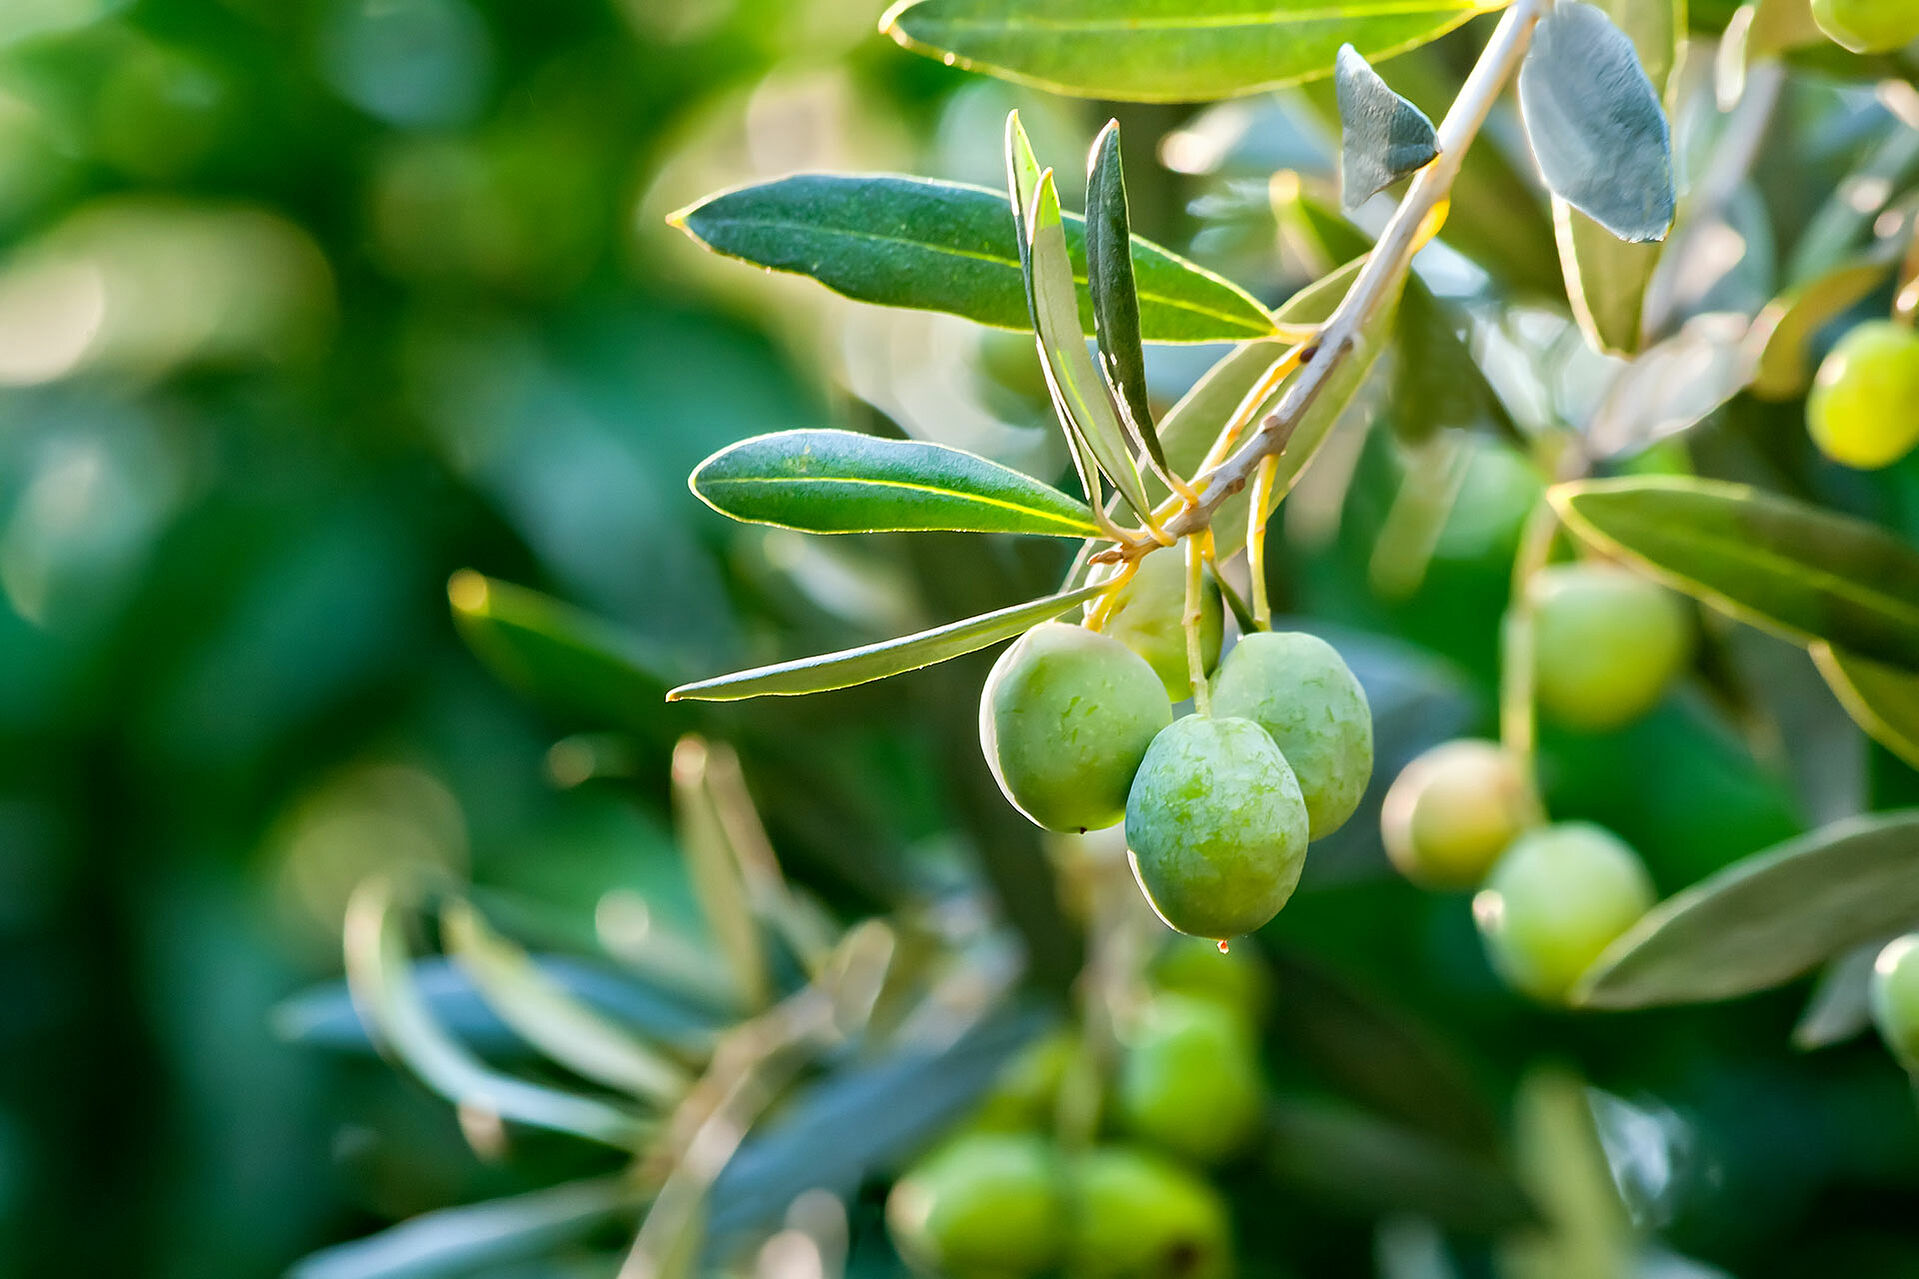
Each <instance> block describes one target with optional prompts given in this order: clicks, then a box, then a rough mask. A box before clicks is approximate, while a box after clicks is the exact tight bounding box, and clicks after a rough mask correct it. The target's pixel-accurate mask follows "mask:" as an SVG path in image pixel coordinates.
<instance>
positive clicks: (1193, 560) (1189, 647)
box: [1180, 533, 1213, 715]
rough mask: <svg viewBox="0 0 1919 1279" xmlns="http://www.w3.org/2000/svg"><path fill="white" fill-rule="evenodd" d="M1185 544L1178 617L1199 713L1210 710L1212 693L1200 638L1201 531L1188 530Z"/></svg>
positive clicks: (1203, 556)
mask: <svg viewBox="0 0 1919 1279" xmlns="http://www.w3.org/2000/svg"><path fill="white" fill-rule="evenodd" d="M1185 546H1186V612H1185V614H1184V616H1182V617H1181V618H1180V621H1181V622H1182V623H1183V625H1184V626H1185V629H1186V665H1187V667H1188V669H1190V670H1191V671H1192V675H1193V706H1194V709H1196V710H1198V711H1199V713H1200V714H1201V715H1210V714H1212V713H1213V693H1212V690H1211V689H1210V688H1208V687H1207V685H1206V645H1205V642H1204V641H1203V640H1202V639H1201V638H1200V633H1199V628H1200V621H1201V619H1202V618H1203V617H1204V616H1205V612H1206V610H1205V603H1204V601H1205V590H1206V547H1205V538H1204V536H1203V535H1202V534H1199V533H1192V534H1188V535H1187V537H1186V541H1185Z"/></svg>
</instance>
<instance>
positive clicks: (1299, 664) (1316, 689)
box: [1213, 631, 1373, 839]
mask: <svg viewBox="0 0 1919 1279" xmlns="http://www.w3.org/2000/svg"><path fill="white" fill-rule="evenodd" d="M1213 713H1214V714H1215V715H1220V716H1237V717H1238V718H1241V719H1250V720H1252V721H1253V722H1254V723H1255V724H1258V725H1259V726H1260V727H1261V728H1263V729H1265V730H1266V732H1267V734H1268V735H1269V736H1270V737H1271V738H1272V739H1273V742H1274V744H1275V745H1277V746H1278V747H1279V751H1280V754H1282V755H1284V756H1285V757H1286V762H1287V763H1288V764H1289V765H1291V766H1292V770H1293V776H1294V777H1295V778H1297V779H1298V781H1299V793H1300V795H1301V796H1302V797H1303V798H1304V799H1305V801H1306V815H1307V817H1308V818H1309V819H1310V822H1311V835H1312V838H1314V839H1321V838H1324V837H1325V836H1327V835H1330V834H1332V833H1333V832H1334V831H1336V830H1338V829H1339V828H1340V827H1341V826H1342V825H1344V824H1345V821H1346V819H1347V818H1348V817H1351V816H1352V815H1353V810H1354V809H1356V808H1358V807H1359V800H1360V797H1361V796H1362V795H1364V794H1365V793H1366V783H1367V782H1368V781H1370V780H1372V776H1373V712H1372V708H1371V707H1370V706H1368V705H1367V704H1366V691H1365V690H1364V689H1362V688H1361V687H1360V686H1359V681H1358V680H1357V679H1355V678H1354V677H1353V673H1352V671H1351V670H1350V669H1349V668H1348V667H1347V665H1346V662H1345V659H1344V658H1342V657H1340V655H1339V652H1338V650H1337V649H1335V648H1334V647H1333V646H1332V645H1331V644H1328V643H1327V642H1326V641H1325V640H1323V639H1321V638H1319V637H1318V636H1317V635H1307V634H1304V633H1302V632H1299V631H1286V632H1280V631H1273V632H1261V633H1259V634H1255V635H1248V636H1246V637H1245V638H1244V639H1242V640H1240V642H1239V643H1238V644H1236V645H1234V646H1233V651H1232V652H1231V653H1228V654H1227V655H1226V665H1225V666H1224V667H1223V668H1221V670H1220V672H1219V679H1218V680H1216V681H1215V687H1214V689H1213Z"/></svg>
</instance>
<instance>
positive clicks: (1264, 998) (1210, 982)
mask: <svg viewBox="0 0 1919 1279" xmlns="http://www.w3.org/2000/svg"><path fill="white" fill-rule="evenodd" d="M1147 980H1148V981H1149V982H1150V983H1151V984H1152V987H1153V989H1154V990H1156V991H1160V992H1163V993H1165V994H1169V995H1180V996H1184V997H1186V998H1189V999H1205V1000H1210V1001H1212V1002H1213V1003H1215V1004H1218V1005H1219V1006H1220V1007H1222V1008H1224V1009H1226V1010H1227V1011H1228V1012H1230V1013H1233V1014H1235V1015H1236V1016H1238V1017H1240V1018H1242V1019H1243V1020H1244V1021H1245V1022H1246V1023H1247V1024H1248V1025H1252V1026H1257V1025H1261V1024H1263V1023H1264V1022H1265V1020H1266V1013H1267V1010H1268V1009H1270V1008H1271V1007H1272V1003H1273V978H1272V972H1271V970H1270V969H1268V968H1267V967H1266V965H1265V963H1264V962H1262V961H1261V960H1260V958H1259V956H1258V955H1257V954H1256V953H1255V952H1253V951H1252V950H1250V949H1248V948H1247V947H1244V946H1241V947H1239V948H1237V949H1234V950H1228V951H1225V952H1222V951H1221V950H1220V949H1219V947H1218V946H1217V945H1215V944H1214V943H1213V942H1210V941H1207V940H1206V939H1204V938H1200V937H1180V936H1173V937H1168V938H1167V944H1166V945H1165V946H1163V947H1161V949H1160V952H1159V956H1158V958H1156V959H1155V960H1154V961H1153V964H1152V967H1151V968H1150V969H1148V970H1147Z"/></svg>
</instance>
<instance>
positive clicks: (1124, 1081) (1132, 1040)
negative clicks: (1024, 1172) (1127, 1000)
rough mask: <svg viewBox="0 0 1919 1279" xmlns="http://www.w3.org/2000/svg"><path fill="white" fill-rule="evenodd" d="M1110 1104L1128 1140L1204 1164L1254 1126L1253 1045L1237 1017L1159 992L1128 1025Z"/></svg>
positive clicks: (1256, 1080)
mask: <svg viewBox="0 0 1919 1279" xmlns="http://www.w3.org/2000/svg"><path fill="white" fill-rule="evenodd" d="M1124 1049H1125V1051H1124V1054H1123V1055H1122V1057H1121V1058H1120V1066H1119V1079H1118V1081H1117V1084H1116V1086H1115V1088H1114V1094H1113V1105H1114V1113H1115V1114H1116V1115H1117V1117H1118V1119H1119V1122H1120V1125H1121V1126H1122V1127H1123V1128H1125V1129H1126V1131H1128V1132H1129V1133H1131V1134H1132V1135H1133V1136H1135V1137H1138V1138H1140V1139H1141V1140H1143V1141H1146V1142H1150V1143H1151V1144H1153V1145H1155V1146H1158V1147H1160V1148H1161V1149H1162V1150H1166V1151H1168V1152H1170V1153H1172V1154H1175V1155H1180V1156H1183V1157H1185V1158H1187V1159H1191V1160H1194V1161H1196V1162H1199V1163H1211V1162H1213V1161H1214V1160H1217V1159H1221V1158H1224V1157H1225V1156H1227V1155H1230V1154H1232V1153H1233V1152H1234V1151H1236V1150H1238V1149H1240V1148H1241V1147H1242V1146H1244V1145H1245V1144H1246V1142H1247V1140H1248V1139H1249V1138H1251V1137H1252V1135H1253V1132H1254V1130H1255V1129H1256V1128H1258V1126H1259V1115H1260V1108H1261V1097H1262V1095H1263V1092H1264V1089H1263V1088H1262V1087H1261V1084H1260V1075H1259V1048H1258V1045H1257V1044H1256V1043H1255V1042H1254V1039H1253V1030H1252V1027H1251V1026H1250V1025H1249V1024H1248V1023H1247V1022H1246V1020H1245V1019H1244V1018H1243V1017H1241V1016H1240V1015H1239V1014H1238V1013H1235V1012H1230V1011H1228V1010H1227V1009H1226V1008H1224V1007H1222V1006H1221V1005H1219V1004H1217V1003H1214V1002H1212V1001H1210V1000H1204V999H1189V998H1182V997H1181V996H1178V995H1161V996H1159V997H1158V998H1157V999H1155V1000H1153V1001H1152V1002H1151V1003H1150V1004H1148V1005H1147V1006H1146V1008H1145V1009H1144V1010H1143V1011H1142V1013H1141V1016H1140V1019H1139V1022H1138V1024H1137V1025H1135V1026H1133V1027H1131V1028H1130V1030H1129V1032H1128V1033H1127V1034H1126V1036H1125V1040H1124Z"/></svg>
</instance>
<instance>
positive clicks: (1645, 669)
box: [1528, 561, 1692, 731]
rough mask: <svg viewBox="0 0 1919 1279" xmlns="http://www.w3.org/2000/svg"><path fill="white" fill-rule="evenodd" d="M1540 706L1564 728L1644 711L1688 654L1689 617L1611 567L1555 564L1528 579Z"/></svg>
mask: <svg viewBox="0 0 1919 1279" xmlns="http://www.w3.org/2000/svg"><path fill="white" fill-rule="evenodd" d="M1528 589H1529V590H1530V591H1531V593H1532V599H1533V625H1534V631H1533V658H1534V665H1533V669H1534V671H1535V673H1536V677H1537V684H1536V692H1537V695H1538V698H1539V705H1540V706H1541V707H1542V708H1543V709H1544V710H1546V711H1547V712H1548V713H1550V714H1551V715H1552V716H1553V718H1554V719H1557V720H1558V721H1560V722H1561V723H1563V724H1565V725H1567V726H1568V727H1570V728H1578V729H1585V730H1588V731H1600V730H1605V729H1611V728H1618V727H1619V726H1620V725H1622V724H1626V723H1630V722H1631V721H1633V720H1635V719H1638V718H1639V717H1640V716H1641V715H1644V714H1645V713H1646V712H1647V711H1649V710H1651V709H1652V708H1653V706H1654V704H1656V703H1657V702H1658V701H1659V699H1660V698H1661V697H1663V696H1665V693H1666V689H1667V687H1668V686H1670V685H1671V683H1672V682H1673V680H1674V678H1675V677H1677V676H1678V674H1679V673H1680V671H1681V670H1682V669H1683V668H1684V667H1685V665H1686V662H1687V661H1688V660H1689V659H1690V658H1691V656H1692V615H1691V613H1690V612H1689V611H1688V610H1687V608H1686V606H1685V604H1683V603H1682V602H1681V601H1680V599H1679V597H1678V596H1676V595H1674V594H1673V593H1672V592H1671V591H1669V590H1667V589H1666V588H1665V587H1663V586H1661V585H1659V584H1658V583H1657V582H1653V581H1651V580H1649V579H1647V578H1644V577H1641V576H1639V575H1638V574H1636V573H1632V572H1629V571H1628V570H1626V569H1623V568H1619V567H1617V566H1616V565H1611V564H1603V563H1597V562H1592V561H1587V562H1583V563H1578V564H1554V565H1552V566H1550V567H1548V568H1545V569H1543V570H1541V571H1540V572H1539V573H1538V574H1536V575H1535V576H1534V577H1533V580H1532V582H1531V583H1530V584H1529V587H1528Z"/></svg>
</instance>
